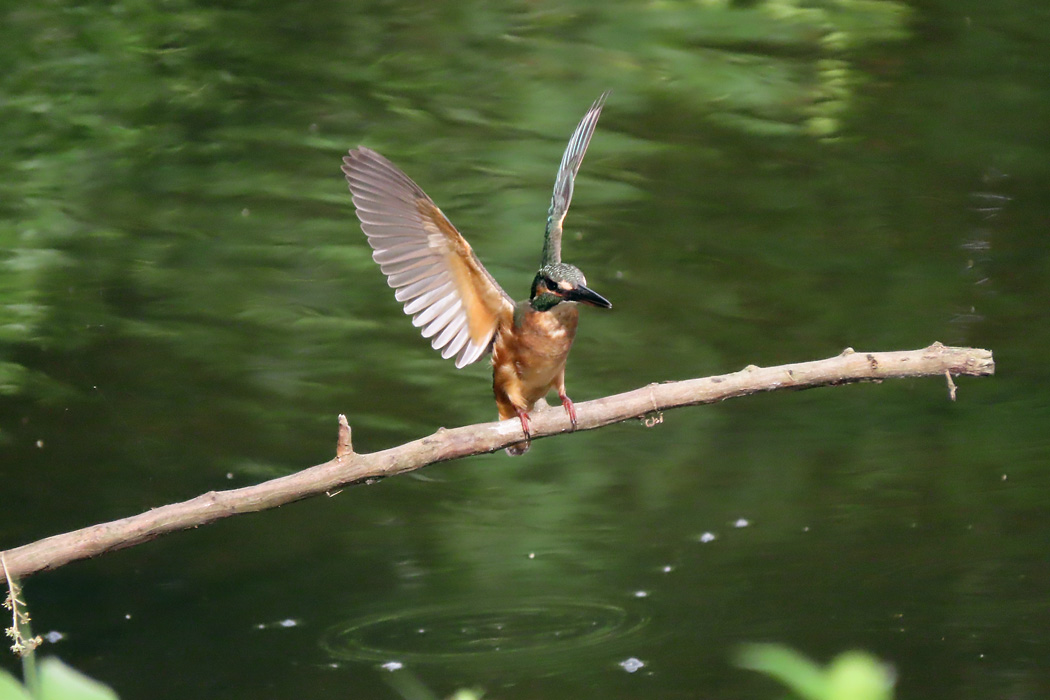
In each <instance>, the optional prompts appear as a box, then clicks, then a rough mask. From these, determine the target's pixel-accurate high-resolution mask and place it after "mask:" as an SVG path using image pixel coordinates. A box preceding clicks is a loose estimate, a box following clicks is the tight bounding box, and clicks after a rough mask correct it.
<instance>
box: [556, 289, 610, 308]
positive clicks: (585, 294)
mask: <svg viewBox="0 0 1050 700" xmlns="http://www.w3.org/2000/svg"><path fill="white" fill-rule="evenodd" d="M565 298H566V299H568V300H569V301H579V302H583V303H584V304H590V305H591V306H598V307H600V308H603V309H611V308H612V302H610V301H609V300H608V299H606V298H605V297H603V296H602V295H601V294H599V293H598V292H596V291H594V290H593V289H588V288H587V287H584V286H583V285H582V284H581V285H579V286H578V287H576V289H570V290H569V291H567V292H565Z"/></svg>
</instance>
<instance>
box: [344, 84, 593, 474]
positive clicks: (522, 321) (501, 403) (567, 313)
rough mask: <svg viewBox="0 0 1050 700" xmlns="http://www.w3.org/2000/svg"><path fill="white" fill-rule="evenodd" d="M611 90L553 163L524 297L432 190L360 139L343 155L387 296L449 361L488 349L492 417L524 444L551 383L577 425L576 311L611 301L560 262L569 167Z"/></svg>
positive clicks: (578, 158)
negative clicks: (507, 424) (570, 382)
mask: <svg viewBox="0 0 1050 700" xmlns="http://www.w3.org/2000/svg"><path fill="white" fill-rule="evenodd" d="M608 96H609V92H608V91H606V92H604V93H603V94H602V95H601V96H600V97H599V98H598V99H597V100H595V101H594V103H593V104H592V105H591V107H590V109H588V110H587V113H586V114H585V115H584V116H583V119H581V120H580V123H579V124H578V125H577V127H576V129H575V130H574V131H573V134H572V137H571V138H570V139H569V143H568V146H566V148H565V153H564V155H563V156H562V159H561V163H560V165H559V166H558V173H557V176H556V178H555V182H554V194H553V195H552V196H551V204H550V209H549V211H548V213H547V225H546V230H545V233H544V240H543V253H542V256H541V260H540V268H539V270H538V271H537V272H536V275H535V277H534V278H533V280H532V287H531V290H530V292H529V298H528V299H525V300H523V301H518V302H515V301H514V300H513V298H512V297H511V296H510V295H508V294H507V292H505V291H504V290H503V288H502V287H501V286H500V285H499V283H498V282H496V280H495V279H494V278H493V277H492V275H491V274H489V272H488V270H486V269H485V267H484V266H483V265H482V264H481V262H480V261H479V260H478V258H477V256H476V255H475V254H474V251H473V250H472V249H471V247H470V244H468V243H467V241H466V239H464V238H463V236H462V235H461V234H460V233H459V231H458V230H457V229H456V227H455V226H453V225H452V222H450V221H449V220H448V218H447V217H446V216H445V214H444V213H443V212H442V211H441V210H440V209H439V208H438V207H437V205H436V204H434V202H433V200H431V199H430V197H428V196H427V194H426V193H425V192H424V191H423V190H422V188H420V187H419V185H417V184H416V183H415V182H414V181H413V180H412V179H411V178H409V177H408V176H407V175H405V174H404V173H403V172H402V171H401V170H400V169H399V168H398V167H397V166H396V165H394V164H393V163H391V162H390V161H389V160H387V159H386V158H384V157H383V156H381V155H380V154H379V153H376V152H375V151H373V150H371V149H369V148H365V147H364V146H359V147H357V148H355V149H352V150H351V151H350V152H349V154H348V155H346V156H345V157H344V158H343V166H342V171H343V173H344V175H345V176H346V180H347V184H348V185H349V188H350V194H351V195H352V199H353V203H354V207H355V209H356V213H357V218H358V219H359V220H360V222H361V229H362V230H363V231H364V233H365V236H366V237H367V239H368V243H369V245H370V246H371V247H372V250H373V253H372V258H373V260H375V262H376V263H378V264H379V266H380V269H381V270H382V272H383V274H384V275H386V279H387V283H388V284H389V285H390V286H391V287H392V288H393V289H394V297H395V298H396V299H397V300H398V301H399V302H401V303H402V304H404V311H405V313H406V314H408V315H409V316H411V317H412V324H413V325H414V326H416V327H418V328H421V329H422V334H423V337H424V338H430V339H431V345H432V346H433V347H434V349H435V350H440V351H441V356H442V357H444V358H446V359H448V358H452V357H455V363H456V367H457V368H462V367H465V366H466V365H469V364H471V363H473V362H476V361H477V360H479V359H480V358H482V357H483V356H485V354H486V353H491V356H492V390H493V394H494V395H495V398H496V408H497V411H498V413H499V418H500V420H508V419H513V418H515V417H517V418H518V420H519V421H520V422H521V430H522V433H523V435H524V440H523V441H521V442H517V443H514V444H512V445H511V446H509V447H508V448H507V453H508V454H510V455H512V456H516V455H521V454H524V453H525V452H526V451H527V450H528V449H529V447H530V446H531V440H532V432H531V425H530V422H529V412H530V411H532V410H533V408H534V407H535V405H536V403H537V402H538V401H539V400H540V399H542V398H545V397H546V396H547V394H548V393H549V392H551V391H556V392H557V393H558V398H559V399H560V400H561V404H562V407H563V408H564V410H565V412H566V413H567V414H568V416H569V421H570V423H571V424H572V428H573V430H575V429H576V425H577V421H576V409H575V407H574V406H573V402H572V399H570V398H569V396H568V394H566V392H565V363H566V360H567V359H568V357H569V350H570V349H571V348H572V343H573V340H574V339H575V337H576V327H577V323H578V319H579V311H578V308H577V307H578V305H579V304H587V305H590V306H595V307H599V308H605V309H611V308H612V304H611V303H610V302H609V300H608V299H606V298H605V297H603V296H602V295H600V294H598V293H597V292H595V291H594V290H592V289H591V288H590V287H588V286H587V279H586V278H585V277H584V275H583V273H582V272H581V271H580V269H579V268H578V267H575V266H574V265H570V264H568V263H565V262H562V259H561V242H562V231H563V224H564V221H565V215H566V213H567V212H568V210H569V204H570V202H571V201H572V194H573V189H574V185H575V181H576V174H577V173H578V172H579V169H580V164H581V163H582V162H583V156H584V154H585V153H586V152H587V147H588V146H589V145H590V142H591V136H592V135H593V134H594V129H595V126H596V125H597V123H598V117H599V116H600V115H601V111H602V107H603V106H604V105H605V101H606V99H607V97H608Z"/></svg>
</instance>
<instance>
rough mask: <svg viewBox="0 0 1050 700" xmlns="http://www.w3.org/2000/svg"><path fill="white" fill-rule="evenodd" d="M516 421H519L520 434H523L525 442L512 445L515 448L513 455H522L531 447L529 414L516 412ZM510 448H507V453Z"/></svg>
mask: <svg viewBox="0 0 1050 700" xmlns="http://www.w3.org/2000/svg"><path fill="white" fill-rule="evenodd" d="M517 413H518V420H520V421H521V432H523V433H525V442H520V443H518V444H517V445H513V446H512V447H513V448H515V449H514V452H513V454H519V455H520V454H524V453H525V452H526V451H528V449H529V448H530V447H531V446H532V427H531V426H530V425H529V414H528V413H526V412H525V411H518V412H517ZM509 450H510V448H508V451H509Z"/></svg>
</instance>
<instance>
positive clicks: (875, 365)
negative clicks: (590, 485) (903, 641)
mask: <svg viewBox="0 0 1050 700" xmlns="http://www.w3.org/2000/svg"><path fill="white" fill-rule="evenodd" d="M994 373H995V362H994V360H993V359H992V353H991V352H989V351H988V350H980V349H977V348H955V347H946V346H944V345H941V344H940V343H934V344H933V345H931V346H929V347H928V348H924V349H922V350H911V351H900V352H871V353H864V352H854V351H853V349H852V348H847V349H846V350H844V351H843V352H842V353H841V354H840V355H837V356H836V357H832V358H829V359H826V360H816V361H813V362H801V363H797V364H791V365H780V366H778V367H765V368H762V367H755V366H753V365H752V366H749V367H745V368H744V369H742V370H740V371H739V372H734V373H732V374H723V375H720V376H717V377H705V378H701V379H689V380H685V381H677V382H667V383H663V384H650V385H648V386H645V387H642V388H641V389H635V390H634V391H629V392H626V393H623V394H617V395H615V396H607V397H605V398H602V399H596V400H594V401H587V402H585V403H578V404H576V413H577V418H578V427H577V429H578V430H593V429H595V428H600V427H602V426H605V425H610V424H612V423H619V422H621V421H626V420H630V419H632V418H642V419H643V420H645V421H646V423H647V424H649V425H654V424H656V423H658V422H660V420H661V418H662V414H661V412H662V411H665V410H667V409H670V408H677V407H680V406H693V405H697V404H706V403H714V402H717V401H724V400H725V399H731V398H734V397H738V396H746V395H748V394H754V393H758V392H763V391H775V390H778V389H805V388H811V387H817V386H834V385H838V384H849V383H854V382H880V381H882V380H884V379H901V378H906V377H944V376H947V378H948V390H949V396H950V398H951V399H952V400H954V399H955V393H956V386H955V383H954V382H953V381H952V375H955V376H958V375H971V376H986V375H991V374H994ZM339 419H340V420H339V431H338V437H337V442H336V457H335V459H332V460H331V461H329V462H325V463H324V464H319V465H317V466H314V467H310V468H308V469H304V470H302V471H300V472H296V473H294V474H290V475H288V476H284V477H280V478H277V479H272V480H270V481H265V482H263V483H261V484H256V485H255V486H246V487H244V488H239V489H231V490H229V491H209V492H208V493H205V494H203V495H201V496H198V497H196V498H193V499H191V500H189V501H184V502H182V503H173V504H171V505H166V506H162V507H160V508H154V509H152V510H149V511H147V512H145V513H141V514H139V515H133V516H131V517H127V518H122V519H120V520H114V521H112V522H108V523H102V524H99V525H92V526H90V527H85V528H83V529H80V530H75V531H73V532H67V533H65V534H61V535H54V536H52V537H47V538H45V539H42V540H38V541H36V542H32V543H30V544H26V545H23V546H21V547H15V548H13V549H9V550H7V551H5V552H2V553H0V554H2V555H3V558H4V561H5V563H6V568H7V571H9V572H10V575H11V576H13V577H15V578H21V577H25V576H29V575H31V574H33V573H36V572H38V571H46V570H48V569H54V568H57V567H59V566H62V565H63V564H68V563H69V562H71V561H76V560H78V559H85V558H88V557H94V556H97V555H99V554H103V553H104V552H109V551H112V550H116V549H123V548H125V547H131V546H132V545H136V544H140V543H142V542H146V541H148V540H152V539H154V538H155V537H159V536H160V535H163V534H165V533H168V532H174V531H177V530H185V529H187V528H191V527H197V526H199V525H205V524H207V523H210V522H213V521H215V520H219V519H220V518H226V517H229V516H231V515H237V514H238V513H251V512H254V511H260V510H266V509H267V508H275V507H277V506H280V505H284V504H286V503H291V502H293V501H298V500H301V499H303V498H308V497H310V496H316V495H319V494H322V493H331V492H332V491H335V490H337V489H340V488H342V487H344V486H347V485H350V484H354V483H359V482H366V483H367V482H370V481H372V480H374V479H380V478H383V477H387V476H391V475H394V474H401V473H404V472H408V471H412V470H414V469H420V468H422V467H425V466H427V465H430V464H434V463H436V462H444V461H448V460H451V459H458V458H460V457H466V456H469V455H476V454H481V453H484V452H494V451H496V450H498V449H501V448H503V447H507V446H508V445H511V444H514V443H516V442H519V441H520V440H521V439H522V434H521V425H520V423H519V422H518V421H517V420H516V419H515V420H507V421H503V422H500V423H483V424H479V425H468V426H464V427H462V428H454V429H452V430H446V429H444V428H440V429H438V431H437V432H436V433H434V434H433V435H429V436H427V437H425V438H422V439H419V440H415V441H413V442H409V443H406V444H404V445H401V446H399V447H393V448H391V449H388V450H383V451H381V452H373V453H370V454H357V453H355V452H354V451H353V447H352V446H351V443H350V425H349V423H347V421H346V418H345V417H344V416H340V417H339ZM570 427H571V426H570V424H569V419H568V417H567V416H566V414H565V412H564V411H563V410H562V409H561V408H560V407H555V408H553V409H549V410H541V411H536V412H535V414H534V415H533V416H532V439H533V440H537V439H539V438H543V437H548V436H551V435H555V434H558V433H565V432H569V430H570ZM5 579H6V574H5Z"/></svg>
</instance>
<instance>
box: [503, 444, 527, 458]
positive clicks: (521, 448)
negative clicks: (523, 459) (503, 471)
mask: <svg viewBox="0 0 1050 700" xmlns="http://www.w3.org/2000/svg"><path fill="white" fill-rule="evenodd" d="M530 447H532V443H531V442H519V443H517V444H516V445H511V446H510V447H508V448H507V454H509V455H510V456H511V457H520V456H522V455H523V454H525V453H526V452H528V451H529V448H530Z"/></svg>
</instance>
